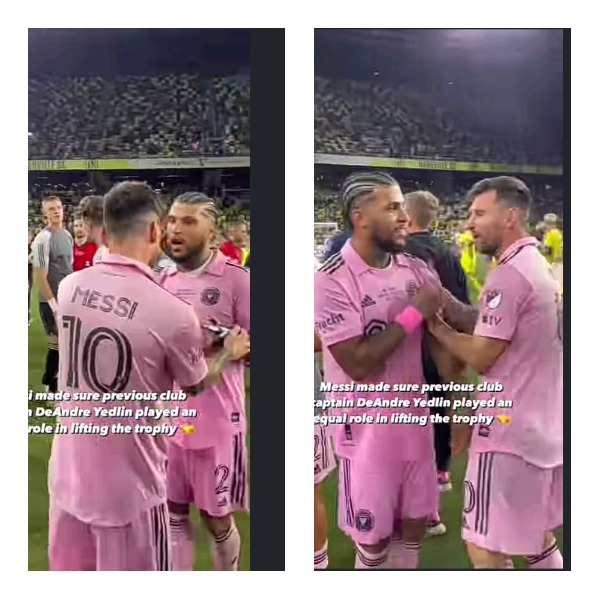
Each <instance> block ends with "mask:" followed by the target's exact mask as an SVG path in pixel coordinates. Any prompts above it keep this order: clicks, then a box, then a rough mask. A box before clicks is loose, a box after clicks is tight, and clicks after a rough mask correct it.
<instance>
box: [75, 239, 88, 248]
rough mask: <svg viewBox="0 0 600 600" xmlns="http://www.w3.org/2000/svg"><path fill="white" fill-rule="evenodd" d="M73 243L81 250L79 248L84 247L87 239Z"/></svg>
mask: <svg viewBox="0 0 600 600" xmlns="http://www.w3.org/2000/svg"><path fill="white" fill-rule="evenodd" d="M75 243H76V244H77V246H78V247H79V248H81V246H85V245H86V244H87V239H86V238H80V239H76V240H75Z"/></svg>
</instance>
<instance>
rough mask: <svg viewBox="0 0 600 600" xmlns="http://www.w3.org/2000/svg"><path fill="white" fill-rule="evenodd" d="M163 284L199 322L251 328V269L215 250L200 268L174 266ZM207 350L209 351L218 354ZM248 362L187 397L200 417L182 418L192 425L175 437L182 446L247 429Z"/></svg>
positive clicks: (201, 445)
mask: <svg viewBox="0 0 600 600" xmlns="http://www.w3.org/2000/svg"><path fill="white" fill-rule="evenodd" d="M159 281H160V284H161V285H163V286H164V287H165V289H167V290H169V291H170V292H171V293H172V294H174V295H175V296H177V297H178V298H181V299H182V300H185V301H186V302H188V303H189V304H191V306H192V307H193V309H194V311H195V313H196V315H197V316H198V319H199V320H200V322H201V323H204V322H208V321H209V318H210V317H213V318H215V319H216V320H217V321H218V322H219V323H220V324H221V325H224V326H225V327H232V326H234V325H239V326H240V327H242V328H243V329H245V330H246V331H250V273H249V272H248V270H247V269H245V268H244V267H240V265H238V264H235V263H232V262H230V261H229V259H228V258H227V257H226V256H224V255H223V254H221V253H220V252H216V253H215V254H214V255H213V258H212V259H211V260H210V261H209V262H208V263H207V264H205V265H203V266H202V267H201V268H200V269H197V270H196V271H191V272H188V273H183V272H181V271H178V270H177V268H176V267H175V268H170V269H168V270H167V271H166V272H164V273H163V274H162V275H161V276H159ZM218 352H219V350H218V349H212V350H210V349H208V348H206V349H205V354H206V355H207V356H208V357H210V356H211V354H212V355H215V354H216V353H218ZM245 397H246V393H245V383H244V362H243V361H237V362H235V363H232V364H230V365H228V366H227V367H226V368H225V370H224V371H223V375H222V377H221V381H220V382H219V383H217V384H215V385H212V386H210V388H208V389H206V390H205V391H203V392H202V393H201V394H199V395H198V396H196V397H188V400H187V403H186V404H187V406H188V407H189V408H194V409H196V410H197V416H196V417H193V418H184V419H181V424H182V425H193V426H194V427H195V429H194V431H193V432H192V433H187V434H186V433H184V432H183V431H179V432H178V433H177V434H176V435H175V436H174V437H173V438H172V441H173V442H174V443H176V444H178V445H180V446H182V447H184V448H189V449H200V448H208V447H211V446H215V445H217V444H218V443H219V442H220V441H222V440H223V439H230V437H231V436H232V435H234V434H235V433H236V432H245V431H246V413H245V406H244V402H245Z"/></svg>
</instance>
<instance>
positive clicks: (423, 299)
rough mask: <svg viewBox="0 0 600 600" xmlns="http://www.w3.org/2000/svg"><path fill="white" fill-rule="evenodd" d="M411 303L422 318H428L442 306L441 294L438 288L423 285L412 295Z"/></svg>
mask: <svg viewBox="0 0 600 600" xmlns="http://www.w3.org/2000/svg"><path fill="white" fill-rule="evenodd" d="M411 304H412V306H414V307H415V308H416V309H417V310H418V311H419V312H420V313H421V314H422V315H423V318H425V319H429V317H432V316H433V315H435V313H436V312H437V311H438V310H439V309H440V307H441V306H442V295H441V293H440V291H439V290H436V289H434V288H433V287H431V286H424V287H423V288H421V289H420V290H419V291H418V292H417V294H416V295H415V296H414V298H413V299H412V301H411Z"/></svg>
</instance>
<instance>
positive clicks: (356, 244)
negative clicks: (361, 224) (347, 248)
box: [350, 237, 391, 269]
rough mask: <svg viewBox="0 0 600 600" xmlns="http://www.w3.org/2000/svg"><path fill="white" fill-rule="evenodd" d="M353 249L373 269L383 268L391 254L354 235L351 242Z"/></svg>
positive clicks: (387, 263)
mask: <svg viewBox="0 0 600 600" xmlns="http://www.w3.org/2000/svg"><path fill="white" fill-rule="evenodd" d="M350 243H351V244H352V247H353V248H354V251H355V252H356V253H357V254H358V255H359V256H360V257H361V258H362V259H363V260H364V261H365V262H366V263H367V264H368V265H369V266H370V267H373V268H374V269H385V268H386V267H387V266H388V265H389V264H390V258H391V255H390V253H389V252H383V251H382V250H381V249H380V248H378V247H377V246H375V245H374V244H372V243H371V242H369V241H364V240H359V239H357V238H355V237H353V238H352V240H351V242H350Z"/></svg>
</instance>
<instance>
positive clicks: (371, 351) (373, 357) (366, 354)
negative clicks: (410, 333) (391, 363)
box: [344, 323, 407, 381]
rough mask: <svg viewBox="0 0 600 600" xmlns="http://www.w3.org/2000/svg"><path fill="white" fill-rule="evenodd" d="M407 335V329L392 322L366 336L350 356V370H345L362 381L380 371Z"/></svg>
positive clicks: (355, 378) (355, 379) (356, 379)
mask: <svg viewBox="0 0 600 600" xmlns="http://www.w3.org/2000/svg"><path fill="white" fill-rule="evenodd" d="M406 336H407V333H406V331H405V330H404V329H403V328H402V327H401V326H400V325H398V324H397V323H392V324H391V325H388V327H386V329H384V330H383V331H381V332H380V333H378V334H376V335H373V336H369V337H365V338H364V339H363V341H362V342H361V343H360V344H358V346H357V347H356V349H355V351H354V352H353V354H352V356H351V357H350V358H351V363H352V364H351V365H350V370H347V369H344V370H346V372H347V373H348V375H350V377H352V379H354V381H361V380H363V379H365V378H366V377H368V376H369V375H371V374H372V373H375V372H377V371H380V370H381V369H382V368H383V367H384V366H385V363H386V361H387V359H388V358H389V357H390V356H391V355H392V354H393V353H394V351H395V350H396V348H398V346H399V345H400V344H401V343H402V341H403V340H404V339H405V338H406Z"/></svg>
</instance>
